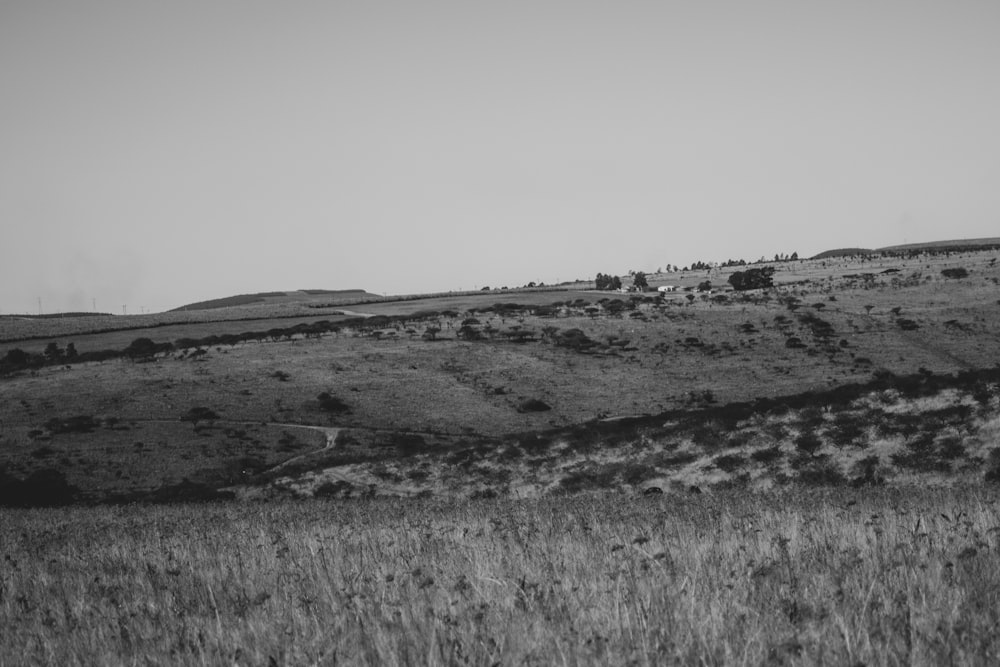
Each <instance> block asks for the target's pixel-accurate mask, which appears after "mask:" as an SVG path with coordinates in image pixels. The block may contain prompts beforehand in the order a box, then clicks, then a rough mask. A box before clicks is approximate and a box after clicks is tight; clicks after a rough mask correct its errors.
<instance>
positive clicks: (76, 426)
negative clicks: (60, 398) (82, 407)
mask: <svg viewBox="0 0 1000 667" xmlns="http://www.w3.org/2000/svg"><path fill="white" fill-rule="evenodd" d="M100 425H101V423H100V422H99V421H98V420H97V419H94V418H93V417H91V416H90V415H77V416H75V417H66V418H65V419H59V418H56V417H53V418H52V419H50V420H48V421H47V422H45V428H47V429H48V430H49V431H50V432H52V433H91V432H93V430H94V429H95V428H97V427H98V426H100Z"/></svg>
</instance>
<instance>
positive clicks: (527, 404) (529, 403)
mask: <svg viewBox="0 0 1000 667" xmlns="http://www.w3.org/2000/svg"><path fill="white" fill-rule="evenodd" d="M551 409H552V406H550V405H549V404H548V403H546V402H545V401H541V400H539V399H537V398H529V399H528V400H526V401H522V402H521V403H520V405H518V406H517V411H518V412H546V411H548V410H551Z"/></svg>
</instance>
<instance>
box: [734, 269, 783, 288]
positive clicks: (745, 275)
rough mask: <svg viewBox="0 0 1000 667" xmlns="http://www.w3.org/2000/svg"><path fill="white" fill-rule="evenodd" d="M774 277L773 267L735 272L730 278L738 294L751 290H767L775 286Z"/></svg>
mask: <svg viewBox="0 0 1000 667" xmlns="http://www.w3.org/2000/svg"><path fill="white" fill-rule="evenodd" d="M773 275H774V267H773V266H765V267H762V268H754V269H747V270H746V271H735V272H733V274H732V275H731V276H729V284H730V285H732V286H733V289H734V290H736V291H737V292H742V291H744V290H751V289H765V288H768V287H773V286H774V280H773V278H772V276H773Z"/></svg>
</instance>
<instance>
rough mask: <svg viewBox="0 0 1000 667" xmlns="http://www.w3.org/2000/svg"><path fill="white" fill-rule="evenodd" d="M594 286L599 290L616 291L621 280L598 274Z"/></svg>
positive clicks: (620, 284)
mask: <svg viewBox="0 0 1000 667" xmlns="http://www.w3.org/2000/svg"><path fill="white" fill-rule="evenodd" d="M595 284H596V286H597V289H599V290H617V289H621V287H622V279H621V278H619V277H618V276H612V275H610V274H607V275H606V274H603V273H598V274H597V280H596V281H595Z"/></svg>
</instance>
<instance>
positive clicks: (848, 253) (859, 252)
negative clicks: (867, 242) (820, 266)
mask: <svg viewBox="0 0 1000 667" xmlns="http://www.w3.org/2000/svg"><path fill="white" fill-rule="evenodd" d="M873 252H875V251H874V250H871V249H870V248H837V249H836V250H826V251H824V252H821V253H820V254H818V255H814V256H813V257H810V259H830V258H831V257H855V256H863V255H870V254H872V253H873Z"/></svg>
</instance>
